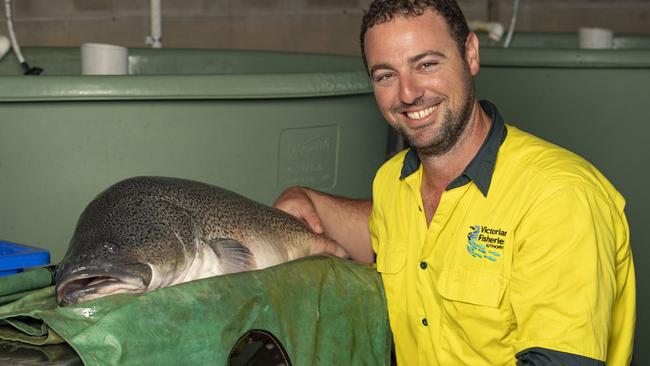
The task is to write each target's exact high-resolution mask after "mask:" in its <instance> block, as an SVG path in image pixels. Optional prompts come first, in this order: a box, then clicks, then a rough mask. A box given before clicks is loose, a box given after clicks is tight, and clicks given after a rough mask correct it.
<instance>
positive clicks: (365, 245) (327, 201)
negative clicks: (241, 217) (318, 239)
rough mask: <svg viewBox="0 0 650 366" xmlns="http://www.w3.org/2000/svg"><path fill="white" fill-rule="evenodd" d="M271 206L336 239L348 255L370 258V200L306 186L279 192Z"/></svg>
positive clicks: (363, 258)
mask: <svg viewBox="0 0 650 366" xmlns="http://www.w3.org/2000/svg"><path fill="white" fill-rule="evenodd" d="M273 206H274V207H276V208H278V209H280V210H282V211H285V212H287V213H288V214H290V215H292V216H295V217H296V218H298V219H299V220H300V221H302V222H303V223H305V224H306V225H307V227H308V228H309V229H311V230H312V231H313V232H315V233H317V234H322V235H325V236H326V237H327V238H331V239H332V240H334V241H336V242H337V243H338V244H339V245H341V247H342V248H343V249H345V251H346V252H347V253H349V254H350V257H351V258H352V259H353V260H355V261H357V262H361V263H371V262H372V261H373V259H374V257H373V252H372V247H371V245H370V232H369V231H368V218H369V216H370V212H371V210H372V202H371V201H370V200H355V199H349V198H344V197H338V196H332V195H329V194H327V193H324V192H319V191H315V190H313V189H310V188H306V187H292V188H289V189H287V190H286V191H284V192H282V194H281V195H280V197H278V199H277V200H276V201H275V203H273Z"/></svg>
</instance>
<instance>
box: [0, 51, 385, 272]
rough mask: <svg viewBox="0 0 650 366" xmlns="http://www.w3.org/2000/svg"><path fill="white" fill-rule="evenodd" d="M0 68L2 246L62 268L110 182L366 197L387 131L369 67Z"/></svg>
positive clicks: (69, 63)
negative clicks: (105, 72)
mask: <svg viewBox="0 0 650 366" xmlns="http://www.w3.org/2000/svg"><path fill="white" fill-rule="evenodd" d="M23 53H24V55H25V57H26V58H27V61H28V62H29V64H30V66H39V67H42V68H43V69H44V70H45V72H44V74H43V75H41V76H22V75H20V68H19V65H18V63H17V61H16V59H15V57H13V55H12V54H10V55H7V56H6V57H5V59H4V60H3V61H2V62H1V63H0V85H2V87H1V88H0V108H1V109H0V110H1V111H2V112H1V113H2V117H1V118H0V239H5V240H9V241H13V242H19V243H24V244H29V245H33V246H37V247H41V248H45V249H48V250H50V252H51V253H52V260H53V262H58V260H60V259H61V258H62V256H63V254H64V252H65V249H66V248H67V245H68V242H69V240H70V237H71V236H72V232H73V230H74V227H75V224H76V221H77V219H78V217H79V215H80V214H81V212H82V210H83V209H84V207H85V206H86V205H87V204H88V203H89V202H90V201H91V200H92V199H93V198H94V197H95V196H96V195H97V194H98V193H99V192H100V191H102V190H103V189H105V188H107V187H108V186H109V185H111V184H113V183H115V182H117V181H119V180H121V179H124V178H127V177H132V176H139V175H159V176H174V177H182V178H187V179H194V180H199V181H203V182H208V183H212V184H217V185H220V186H222V187H224V188H227V189H231V190H234V191H236V192H239V193H241V194H243V195H245V196H248V197H250V198H252V199H255V200H258V201H261V202H263V203H266V204H271V203H272V202H273V200H274V199H275V198H276V197H277V196H278V194H279V193H280V192H281V191H282V190H283V189H284V188H286V187H288V186H291V185H306V186H311V187H314V188H317V189H321V190H324V191H326V192H331V193H334V194H342V195H347V196H350V197H370V195H371V184H372V178H373V177H374V173H375V171H376V169H377V168H378V167H379V165H380V164H381V163H382V162H383V161H384V159H385V156H386V154H385V153H386V140H387V130H388V128H387V126H386V123H385V122H384V121H383V118H382V117H381V115H380V114H379V112H378V111H377V109H376V107H375V102H374V98H373V96H372V89H371V86H370V84H369V82H368V79H367V76H366V75H365V73H364V72H363V66H362V63H361V60H360V58H357V57H344V56H328V55H314V54H289V53H277V52H253V51H225V50H170V49H159V50H151V49H136V50H130V56H129V63H130V66H129V68H130V73H131V74H133V75H131V76H80V62H79V58H80V52H79V49H78V48H32V49H23Z"/></svg>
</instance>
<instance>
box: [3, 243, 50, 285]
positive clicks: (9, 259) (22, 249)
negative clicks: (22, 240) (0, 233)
mask: <svg viewBox="0 0 650 366" xmlns="http://www.w3.org/2000/svg"><path fill="white" fill-rule="evenodd" d="M48 264H50V252H49V251H47V250H45V249H40V248H34V247H30V246H28V245H23V244H16V243H11V242H8V241H4V240H0V277H4V276H8V275H10V274H14V273H18V272H22V271H23V270H24V269H25V268H30V267H39V266H45V265H48Z"/></svg>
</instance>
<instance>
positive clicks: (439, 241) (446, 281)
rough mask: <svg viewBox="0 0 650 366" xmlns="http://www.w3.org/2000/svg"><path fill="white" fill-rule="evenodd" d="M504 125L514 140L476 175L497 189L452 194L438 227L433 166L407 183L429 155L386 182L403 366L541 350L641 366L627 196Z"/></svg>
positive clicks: (381, 236)
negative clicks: (425, 195)
mask: <svg viewBox="0 0 650 366" xmlns="http://www.w3.org/2000/svg"><path fill="white" fill-rule="evenodd" d="M484 109H485V107H484ZM492 113H493V114H494V115H493V126H492V128H496V127H498V126H499V123H500V126H501V128H502V129H503V130H504V133H505V140H503V142H502V143H501V144H500V146H498V144H497V148H495V149H498V153H496V163H495V165H494V166H491V165H490V163H489V161H488V162H487V164H482V163H485V162H481V161H479V162H477V164H474V166H475V167H476V166H478V167H479V169H478V170H479V171H480V170H481V169H483V173H485V171H488V184H487V186H489V189H487V188H485V189H483V191H485V192H482V191H481V189H479V188H478V186H477V184H476V182H475V181H471V182H466V184H463V185H460V186H457V187H454V188H448V189H447V190H446V191H445V192H444V193H443V194H442V197H441V199H440V203H439V205H438V208H437V210H436V212H435V214H434V216H433V219H432V221H431V223H430V225H429V227H427V223H426V218H425V214H424V212H423V209H422V207H423V205H422V198H421V194H420V186H421V177H422V167H421V165H419V167H418V165H415V167H413V168H412V170H413V171H412V172H411V173H410V174H409V175H408V176H403V169H407V168H408V167H405V166H404V165H405V164H407V162H408V161H409V159H411V160H410V164H413V161H412V160H413V159H412V158H413V156H414V155H415V156H417V154H414V153H413V152H412V153H411V154H410V158H409V159H406V160H405V158H407V157H408V156H409V154H408V153H407V152H408V151H404V152H402V153H400V154H398V155H396V156H395V157H394V158H392V159H391V160H389V161H388V162H386V163H385V164H384V165H383V166H382V167H381V169H380V170H379V171H378V173H377V176H376V178H375V181H374V184H373V209H372V215H371V218H370V223H369V227H370V231H371V236H372V245H373V249H374V250H375V252H376V254H377V270H378V271H379V272H380V273H381V275H382V279H383V282H384V287H385V290H386V298H387V303H388V313H389V319H390V325H391V329H392V332H393V336H394V341H395V348H396V354H397V361H398V364H399V365H406V366H411V365H442V366H453V365H471V366H478V365H490V366H497V365H514V364H515V362H516V360H515V355H516V354H517V353H518V352H521V351H524V350H526V349H529V348H533V347H541V348H545V349H549V350H554V351H561V352H566V353H570V354H575V355H581V356H584V357H589V358H592V359H596V360H600V361H606V362H607V365H614V366H618V365H627V364H629V362H630V359H631V355H632V344H633V336H634V323H635V306H636V305H635V296H636V295H635V280H634V267H633V262H632V254H631V250H630V245H629V229H628V226H627V221H626V218H625V215H624V213H623V207H624V204H625V201H624V199H623V197H622V196H621V195H620V194H619V193H618V192H617V191H616V190H615V188H614V187H613V186H612V185H611V184H610V183H609V182H608V181H607V179H606V178H605V177H604V176H603V175H602V174H601V173H600V172H598V171H597V170H596V169H595V168H594V167H593V166H592V165H591V164H589V163H588V162H587V161H585V160H584V159H582V158H580V157H578V156H576V155H575V154H573V153H571V152H569V151H567V150H564V149H562V148H560V147H557V146H555V145H552V144H550V143H548V142H545V141H543V140H541V139H539V138H536V137H534V136H532V135H530V134H527V133H525V132H523V131H521V130H518V129H517V128H514V127H512V126H505V125H504V124H503V121H502V120H501V117H500V116H499V115H498V112H497V111H496V109H494V110H493V111H492V112H491V114H492ZM484 147H485V145H484ZM482 149H483V148H482ZM479 153H480V152H479ZM477 157H478V155H477ZM488 160H489V159H488ZM417 164H419V160H417ZM481 166H483V167H481ZM492 169H493V171H492V173H491V175H490V174H489V172H490V170H492ZM407 170H408V169H407ZM401 176H402V178H400V177H401ZM490 178H491V180H490ZM482 183H483V186H485V182H482Z"/></svg>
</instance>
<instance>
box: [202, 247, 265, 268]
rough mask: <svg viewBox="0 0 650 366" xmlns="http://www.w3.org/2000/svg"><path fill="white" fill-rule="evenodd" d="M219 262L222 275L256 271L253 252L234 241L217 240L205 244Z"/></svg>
mask: <svg viewBox="0 0 650 366" xmlns="http://www.w3.org/2000/svg"><path fill="white" fill-rule="evenodd" d="M207 244H208V245H209V246H210V248H212V250H214V252H215V253H216V254H217V257H218V258H219V260H220V261H221V266H222V270H223V274H228V273H235V272H245V271H252V270H255V269H257V263H256V261H255V256H254V255H253V252H251V251H250V249H248V247H246V246H245V245H244V244H242V243H240V242H238V241H237V240H234V239H228V238H218V239H212V240H210V241H208V243H207Z"/></svg>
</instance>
